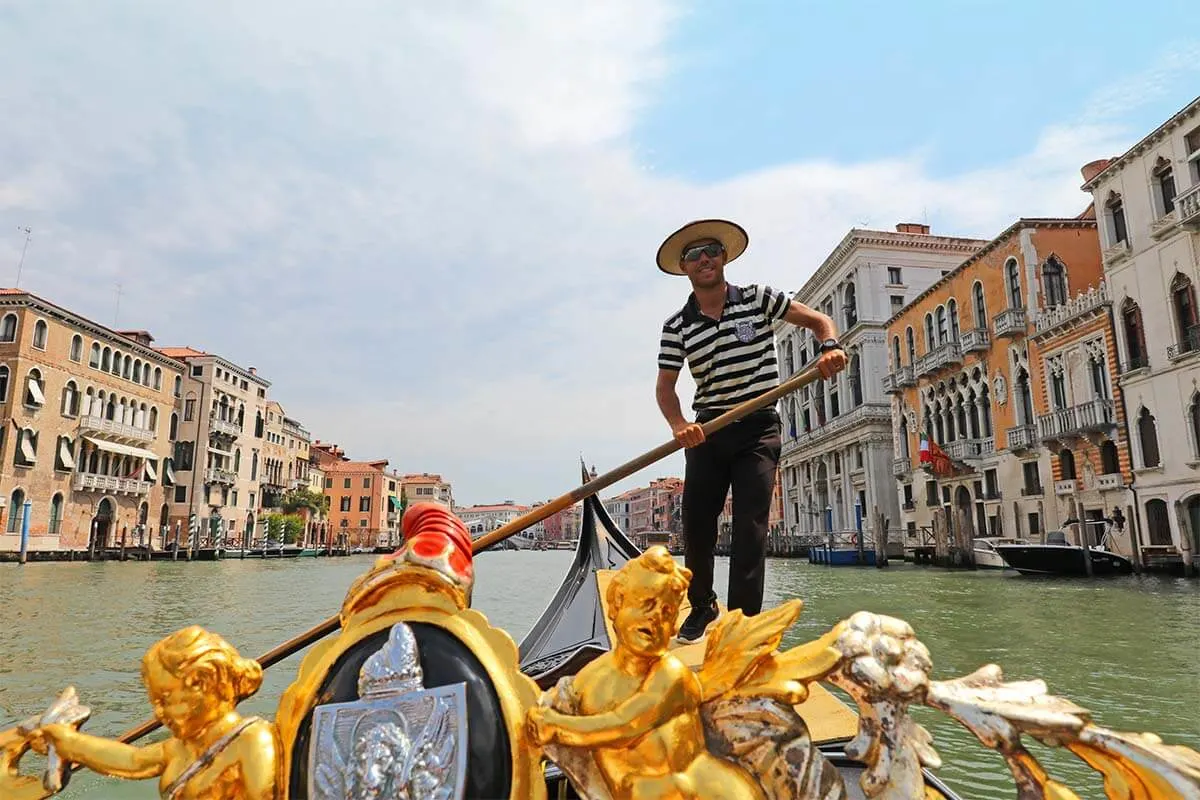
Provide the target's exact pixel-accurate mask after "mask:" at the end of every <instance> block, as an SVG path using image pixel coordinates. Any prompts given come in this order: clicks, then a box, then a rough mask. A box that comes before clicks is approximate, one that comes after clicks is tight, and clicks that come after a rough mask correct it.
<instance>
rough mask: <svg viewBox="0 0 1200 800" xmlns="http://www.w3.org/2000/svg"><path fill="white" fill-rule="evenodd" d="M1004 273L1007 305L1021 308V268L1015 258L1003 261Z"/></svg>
mask: <svg viewBox="0 0 1200 800" xmlns="http://www.w3.org/2000/svg"><path fill="white" fill-rule="evenodd" d="M1004 275H1005V277H1006V278H1007V280H1008V307H1009V308H1021V307H1022V306H1023V305H1024V303H1023V302H1022V300H1021V270H1020V268H1019V267H1018V266H1017V260H1016V259H1015V258H1010V259H1009V260H1008V261H1005V262H1004Z"/></svg>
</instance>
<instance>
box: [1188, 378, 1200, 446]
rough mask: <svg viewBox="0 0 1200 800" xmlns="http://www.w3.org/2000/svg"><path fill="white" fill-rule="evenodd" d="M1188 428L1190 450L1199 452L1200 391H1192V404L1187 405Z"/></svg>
mask: <svg viewBox="0 0 1200 800" xmlns="http://www.w3.org/2000/svg"><path fill="white" fill-rule="evenodd" d="M1188 428H1190V429H1191V434H1192V447H1193V450H1192V452H1193V453H1196V454H1200V392H1194V393H1192V404H1191V405H1190V406H1188ZM1197 458H1200V455H1197Z"/></svg>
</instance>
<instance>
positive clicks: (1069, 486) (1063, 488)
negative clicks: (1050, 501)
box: [1054, 478, 1075, 497]
mask: <svg viewBox="0 0 1200 800" xmlns="http://www.w3.org/2000/svg"><path fill="white" fill-rule="evenodd" d="M1074 491H1075V479H1074V478H1068V479H1067V480H1063V481H1055V482H1054V495H1055V496H1056V497H1066V496H1067V495H1069V494H1072V493H1074Z"/></svg>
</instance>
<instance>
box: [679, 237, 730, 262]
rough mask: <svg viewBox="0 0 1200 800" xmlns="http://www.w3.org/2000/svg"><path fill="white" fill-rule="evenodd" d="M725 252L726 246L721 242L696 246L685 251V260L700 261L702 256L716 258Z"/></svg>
mask: <svg viewBox="0 0 1200 800" xmlns="http://www.w3.org/2000/svg"><path fill="white" fill-rule="evenodd" d="M724 252H725V247H724V245H722V244H721V243H719V242H709V243H708V244H701V245H696V246H695V247H689V248H688V249H687V250H684V251H683V260H684V261H699V260H700V256H701V255H705V256H708V257H709V258H716V257H717V256H719V255H721V253H724Z"/></svg>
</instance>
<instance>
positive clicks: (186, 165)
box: [0, 0, 1179, 502]
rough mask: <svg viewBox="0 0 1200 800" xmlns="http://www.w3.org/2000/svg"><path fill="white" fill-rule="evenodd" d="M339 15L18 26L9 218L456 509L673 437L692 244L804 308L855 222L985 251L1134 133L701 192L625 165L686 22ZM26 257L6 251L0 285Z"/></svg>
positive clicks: (108, 289)
mask: <svg viewBox="0 0 1200 800" xmlns="http://www.w3.org/2000/svg"><path fill="white" fill-rule="evenodd" d="M331 9H332V7H331V6H329V5H328V4H318V3H314V2H286V3H285V2H282V0H263V1H262V2H257V3H236V2H230V1H228V0H226V1H225V2H213V1H212V0H209V2H203V3H201V2H177V3H172V4H169V7H168V6H164V5H162V4H158V3H151V2H148V0H147V1H146V2H134V1H133V0H129V1H128V2H124V3H116V2H113V3H106V4H103V7H101V6H100V5H89V4H83V5H81V6H78V7H74V8H73V10H72V14H71V15H69V16H64V15H60V14H56V13H53V12H52V11H50V10H48V9H47V8H45V7H43V6H42V5H39V4H26V5H23V6H10V7H8V8H7V9H6V12H5V13H6V15H7V16H6V25H5V26H3V27H2V28H0V68H3V69H4V72H5V74H8V75H13V76H17V75H19V76H20V80H12V81H5V82H4V83H2V84H0V106H2V107H4V108H5V110H6V120H7V121H6V124H5V125H4V126H0V155H3V157H4V161H5V163H6V164H7V165H10V169H9V172H8V174H7V175H5V176H3V177H0V223H3V224H4V225H12V226H15V225H25V224H28V225H31V226H33V227H34V229H35V234H34V243H33V244H32V245H31V248H30V254H29V257H28V260H27V262H26V269H25V274H24V278H23V281H22V284H23V286H25V287H26V288H29V289H31V290H33V291H36V292H40V293H42V294H44V295H46V296H47V297H49V298H51V299H54V300H56V301H58V302H60V303H62V304H64V305H66V306H68V307H71V308H74V309H76V310H78V311H80V312H81V313H84V314H87V315H90V316H93V317H94V318H96V319H97V320H98V321H100V322H104V323H111V322H112V317H113V313H114V310H115V308H114V306H115V296H116V284H117V283H120V284H122V301H121V313H120V320H119V323H120V325H121V326H137V327H146V328H149V329H151V330H152V331H153V332H154V333H155V335H156V336H158V337H159V340H160V343H161V344H185V343H186V344H192V345H194V346H198V347H202V348H204V349H207V350H212V351H215V352H220V353H222V354H223V355H225V356H226V357H228V358H230V359H232V360H235V361H237V362H239V363H242V364H253V365H254V366H256V367H258V369H259V371H260V373H261V374H263V375H264V376H266V377H268V378H269V379H270V380H272V381H273V382H274V388H273V393H274V395H275V396H276V397H277V399H279V400H280V402H282V403H283V404H284V406H285V407H286V408H287V409H288V411H289V413H291V414H293V415H295V416H297V417H300V418H301V419H303V420H304V422H305V424H306V425H307V426H308V427H309V428H310V429H311V430H312V431H313V432H314V434H315V435H316V436H319V437H320V438H322V439H326V440H335V441H338V442H339V443H341V444H342V445H343V446H344V447H345V448H346V449H347V451H348V452H350V453H351V454H352V455H355V456H357V457H362V458H376V457H386V458H389V459H391V460H392V462H393V464H394V465H395V466H396V467H398V468H400V469H404V470H429V471H440V472H443V473H444V474H446V475H447V476H448V477H449V478H450V479H451V480H453V481H454V482H455V484H456V486H457V495H458V497H459V498H460V499H463V500H466V501H469V502H473V501H487V500H493V499H498V498H513V499H517V500H526V501H527V500H533V499H539V498H543V497H546V496H550V495H556V494H558V493H560V492H561V491H564V490H566V489H568V488H570V487H571V484H572V482H573V481H574V479H575V468H576V463H577V462H576V459H577V457H578V454H579V453H580V452H581V451H582V452H583V454H584V456H585V457H586V458H587V459H588V460H589V462H594V463H595V464H596V466H597V467H598V468H599V469H600V470H601V471H605V470H606V469H608V468H611V467H613V466H615V465H616V464H617V463H620V462H622V461H625V460H626V459H628V458H630V457H632V456H634V455H636V454H638V453H640V452H642V451H644V450H647V449H649V448H651V447H653V446H655V445H657V444H659V443H660V442H661V441H663V440H664V439H665V438H666V435H667V431H666V429H665V426H664V424H663V423H662V421H661V420H660V418H659V416H658V412H657V409H656V408H655V406H654V401H653V391H652V384H653V379H654V372H655V367H654V358H655V354H656V345H657V340H658V332H659V326H660V324H661V321H662V319H663V318H665V317H666V316H667V315H668V313H669V312H670V310H671V309H672V308H673V307H674V306H677V305H678V304H679V303H681V302H682V300H683V297H684V295H685V293H686V288H685V284H684V283H683V282H682V279H671V278H668V277H666V276H663V275H661V274H660V273H658V272H657V270H656V269H655V268H654V266H653V263H652V261H653V254H654V251H655V249H656V247H657V245H658V242H659V241H660V239H661V238H662V236H663V235H664V234H665V233H667V232H669V231H670V230H672V229H673V228H674V227H676V226H677V225H678V224H680V223H681V222H683V221H686V220H687V219H689V218H693V217H698V216H710V215H720V214H728V215H732V216H735V217H736V218H738V219H740V220H743V221H744V222H745V224H747V226H748V227H749V229H750V232H751V237H752V246H751V251H750V252H749V254H748V255H747V256H746V258H745V260H744V261H741V262H738V264H737V265H735V266H734V267H732V268H731V272H730V275H731V277H734V276H737V278H739V279H740V278H743V277H745V278H746V279H751V280H757V281H763V282H767V283H771V284H773V285H776V286H779V287H780V288H785V289H791V290H794V289H797V288H799V286H800V285H801V284H802V283H803V281H804V279H805V278H806V276H807V275H808V274H809V273H810V272H811V271H812V269H813V268H814V267H815V266H816V265H817V264H818V263H820V261H821V259H822V258H824V256H825V255H826V253H827V252H828V250H829V248H830V247H832V246H833V245H834V244H835V243H836V242H837V241H838V240H839V239H840V238H841V237H842V236H843V235H844V233H845V231H846V229H847V228H849V227H851V226H853V225H856V224H859V223H861V222H862V221H863V220H864V218H866V219H868V220H869V222H870V224H871V225H873V226H877V227H890V226H892V225H893V224H895V223H896V222H897V221H900V220H902V219H914V218H920V217H922V216H924V215H925V214H926V213H928V214H929V216H930V217H931V219H933V220H934V222H935V226H936V227H937V228H938V229H939V230H941V231H943V232H946V233H956V234H963V235H976V236H984V237H986V236H989V235H992V234H994V233H995V232H997V231H998V230H999V229H1001V228H1003V227H1004V226H1005V225H1007V224H1008V223H1009V222H1011V220H1012V219H1013V218H1014V217H1016V216H1020V215H1037V214H1046V215H1054V214H1075V213H1078V211H1080V210H1082V208H1083V205H1084V204H1085V202H1086V198H1085V197H1084V196H1083V195H1082V194H1081V193H1080V192H1079V191H1078V188H1077V187H1078V184H1079V182H1080V180H1079V173H1078V168H1079V166H1080V165H1081V164H1082V163H1083V162H1085V161H1088V160H1091V159H1092V158H1093V157H1096V156H1103V155H1111V154H1112V153H1114V152H1116V151H1118V150H1119V149H1120V146H1122V145H1125V144H1128V143H1129V141H1130V136H1131V134H1130V132H1129V131H1125V130H1120V129H1114V128H1113V127H1111V125H1110V122H1109V119H1108V118H1107V117H1106V116H1104V115H1096V116H1095V117H1094V118H1088V119H1087V124H1086V125H1082V124H1080V125H1075V126H1066V125H1065V124H1064V125H1063V126H1061V127H1047V128H1046V129H1045V131H1043V132H1042V134H1041V136H1040V137H1039V138H1038V139H1037V141H1036V142H1035V143H1034V144H1033V145H1032V147H1031V148H1030V151H1029V153H1028V154H1027V155H1025V156H1022V157H1021V158H1018V159H1016V160H1014V161H1012V162H1010V163H1004V164H997V165H994V166H993V167H991V168H988V169H981V170H977V171H974V172H971V173H968V174H961V175H955V176H951V177H948V178H945V177H943V178H934V177H931V176H932V175H933V174H934V173H933V171H932V170H931V169H929V165H928V163H927V158H928V156H927V155H925V154H921V153H887V154H882V155H881V157H879V158H878V159H876V160H874V161H864V162H861V163H854V164H841V163H831V162H801V163H794V164H789V165H781V166H779V167H775V168H771V169H765V170H762V171H759V172H756V173H753V174H746V175H742V176H739V177H737V178H736V179H733V180H729V181H726V182H724V183H721V184H717V185H697V184H694V183H689V182H686V181H683V180H679V179H674V178H669V177H661V176H656V175H654V174H653V173H652V172H650V171H648V170H647V169H645V168H643V166H642V165H641V164H639V162H638V161H637V159H636V158H635V156H634V155H633V153H634V146H633V143H632V142H631V141H630V131H631V128H632V126H633V124H634V122H635V120H636V119H637V118H638V114H639V113H640V111H641V109H643V108H644V107H646V106H647V105H648V104H650V103H652V102H654V99H655V92H656V89H657V87H658V82H659V81H660V80H661V78H662V76H663V75H664V74H665V73H666V71H667V70H668V68H669V66H670V64H669V61H668V59H667V53H666V52H665V49H664V48H665V46H664V41H665V38H666V34H667V32H668V30H669V28H670V26H671V24H672V23H673V21H674V20H675V19H677V17H678V14H679V11H678V9H677V8H676V7H675V5H674V4H673V3H671V2H667V0H643V1H642V2H635V0H613V2H608V3H604V4H599V5H597V4H593V5H592V6H588V7H587V9H584V10H581V9H582V7H579V8H576V6H573V5H571V4H562V3H556V2H551V1H550V0H542V1H541V2H533V0H523V2H519V3H518V2H512V1H511V0H509V1H508V2H503V1H502V0H491V2H486V3H466V2H461V1H460V0H454V1H450V0H442V2H427V3H420V4H418V3H394V2H383V0H375V1H371V0H357V2H349V3H344V4H342V5H341V6H340V7H339V8H338V10H336V11H333V10H331ZM1174 68H1175V69H1176V70H1178V69H1179V67H1178V66H1176V67H1174ZM1157 74H1158V73H1156V75H1157ZM1171 74H1172V75H1176V74H1177V72H1176V73H1171ZM1164 80H1165V79H1164ZM1101 100H1103V98H1101ZM1097 102H1098V104H1099V105H1101V106H1102V105H1104V104H1103V103H1101V102H1100V101H1097ZM1105 102H1107V101H1105ZM1134 138H1136V137H1134ZM2 230H3V228H0V231H2ZM19 247H20V240H19V238H18V237H16V236H15V235H14V236H12V237H8V236H3V235H2V234H0V264H5V263H15V261H16V257H17V253H18V251H19ZM684 383H685V384H687V381H686V379H685V380H684ZM688 390H689V387H688V386H686V385H685V387H684V391H685V395H686V392H687V391H688ZM684 399H685V402H686V401H687V400H688V399H690V398H688V397H686V396H685V398H684ZM681 469H682V459H681V457H679V456H674V457H672V458H671V459H669V460H668V461H667V462H664V463H663V464H660V465H657V466H655V467H651V468H649V469H647V470H645V471H644V472H642V473H640V474H639V475H637V476H635V477H634V478H633V479H631V480H630V481H626V482H624V483H623V484H622V485H623V486H628V485H632V484H634V483H637V482H642V481H644V480H645V479H646V478H647V477H651V476H653V475H657V474H668V473H676V474H678V473H679V472H680V471H681Z"/></svg>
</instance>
